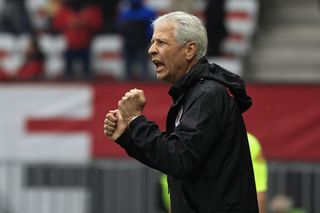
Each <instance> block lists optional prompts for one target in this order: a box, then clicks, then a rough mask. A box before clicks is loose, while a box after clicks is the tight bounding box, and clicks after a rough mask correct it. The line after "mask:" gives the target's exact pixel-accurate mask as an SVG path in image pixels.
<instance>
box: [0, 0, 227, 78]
mask: <svg viewBox="0 0 320 213" xmlns="http://www.w3.org/2000/svg"><path fill="white" fill-rule="evenodd" d="M198 1H200V0H196V1H191V0H185V1H178V0H171V1H169V2H170V7H169V8H168V10H171V11H173V10H183V11H187V12H191V13H194V12H195V8H194V7H195V5H196V4H197V2H198ZM202 2H203V3H204V5H205V8H203V11H202V14H201V16H202V18H203V19H204V21H205V23H206V27H207V31H208V39H209V48H208V55H209V56H219V55H222V53H221V51H220V46H221V42H222V40H223V39H224V38H225V36H226V34H227V32H226V28H225V24H224V23H225V22H224V18H225V15H224V4H225V1H222V0H211V1H205V0H202ZM163 12H165V11H159V10H158V9H156V8H152V7H150V5H149V4H148V1H144V0H108V1H105V0H28V1H26V0H0V80H2V81H9V80H15V81H16V80H43V79H50V78H53V77H52V76H54V79H59V80H85V81H90V80H95V79H97V78H99V76H98V74H97V73H96V72H95V71H96V70H95V69H94V68H93V63H94V62H93V57H94V56H93V54H92V45H93V44H92V43H93V41H94V39H95V38H96V37H97V36H101V35H109V34H117V35H119V36H120V37H121V38H122V41H123V42H122V45H121V51H120V57H121V58H122V59H123V66H122V68H123V74H122V75H121V79H122V80H149V79H152V78H154V77H153V75H152V67H151V66H150V61H149V57H148V55H147V48H148V46H149V43H150V38H151V35H152V28H151V26H150V24H151V22H152V20H154V19H155V18H156V16H157V15H158V14H161V13H163ZM44 35H51V37H59V36H60V37H62V38H63V41H64V44H63V45H62V46H63V48H61V49H62V50H63V51H61V55H60V56H59V57H61V58H62V60H63V64H62V65H61V66H60V68H59V69H60V70H59V72H58V74H54V75H51V77H50V75H48V70H47V69H48V62H49V59H48V53H50V52H53V50H54V49H55V48H58V46H59V45H56V44H54V43H53V42H51V40H50V41H47V44H48V45H47V46H45V45H46V42H45V41H43V40H46V39H43V37H45V36H44ZM8 37H10V39H11V40H13V41H12V42H11V43H12V45H11V46H10V45H9V43H10V42H8V41H7V40H9V38H8ZM21 37H22V38H23V39H20V40H23V42H16V40H15V39H12V38H21ZM47 40H48V39H47ZM19 45H20V46H22V47H21V48H18V46H19ZM50 45H51V46H50ZM98 46H99V45H98ZM6 48H7V49H8V51H7V50H6ZM107 48H108V47H107ZM13 50H15V52H14V51H13ZM6 51H7V52H6ZM10 51H11V52H10ZM9 52H10V53H9ZM17 52H18V53H17ZM9 54H11V55H14V54H20V56H21V57H16V58H14V57H13V58H14V59H12V58H11V59H10V60H11V62H10V63H9V59H8V56H9ZM105 55H107V54H105ZM109 56H110V54H109ZM111 57H112V56H111ZM114 57H115V56H114ZM50 63H51V65H53V66H56V67H57V60H55V61H54V60H53V61H52V60H51V59H50ZM49 65H50V64H49ZM56 70H57V69H56ZM119 72H120V70H119Z"/></svg>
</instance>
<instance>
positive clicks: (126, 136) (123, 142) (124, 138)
mask: <svg viewBox="0 0 320 213" xmlns="http://www.w3.org/2000/svg"><path fill="white" fill-rule="evenodd" d="M130 135H131V133H130V130H129V129H128V128H126V130H124V132H123V133H122V134H121V135H120V137H119V138H118V139H117V140H115V142H116V143H117V144H119V145H120V146H121V147H123V148H126V147H127V146H128V144H129V143H130V140H131V136H130Z"/></svg>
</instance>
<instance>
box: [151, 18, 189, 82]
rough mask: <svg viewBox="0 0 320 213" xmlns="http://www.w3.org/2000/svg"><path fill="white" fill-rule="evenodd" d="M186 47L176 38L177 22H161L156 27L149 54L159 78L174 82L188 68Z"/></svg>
mask: <svg viewBox="0 0 320 213" xmlns="http://www.w3.org/2000/svg"><path fill="white" fill-rule="evenodd" d="M186 51H187V50H186V47H185V46H181V45H179V44H178V42H177V41H176V38H175V23H174V22H166V23H160V24H159V25H157V26H156V27H155V29H154V32H153V36H152V39H151V46H150V48H149V54H150V55H151V59H152V61H153V63H154V64H155V67H156V73H157V79H159V80H163V81H165V82H168V83H170V84H174V83H175V82H176V81H177V80H179V78H181V77H182V76H183V75H184V74H185V73H186V72H187V70H188V68H189V67H188V66H189V64H188V62H187V58H186Z"/></svg>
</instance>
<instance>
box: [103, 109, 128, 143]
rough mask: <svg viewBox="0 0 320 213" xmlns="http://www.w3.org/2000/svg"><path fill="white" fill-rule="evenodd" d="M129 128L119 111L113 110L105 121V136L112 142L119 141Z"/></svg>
mask: <svg viewBox="0 0 320 213" xmlns="http://www.w3.org/2000/svg"><path fill="white" fill-rule="evenodd" d="M126 128H127V124H126V122H125V121H124V120H123V118H122V116H121V114H120V112H119V110H111V111H109V113H107V114H106V119H105V120H104V126H103V130H104V134H105V135H106V136H108V137H109V138H110V139H111V140H117V139H118V138H119V137H120V135H122V133H123V132H124V130H125V129H126Z"/></svg>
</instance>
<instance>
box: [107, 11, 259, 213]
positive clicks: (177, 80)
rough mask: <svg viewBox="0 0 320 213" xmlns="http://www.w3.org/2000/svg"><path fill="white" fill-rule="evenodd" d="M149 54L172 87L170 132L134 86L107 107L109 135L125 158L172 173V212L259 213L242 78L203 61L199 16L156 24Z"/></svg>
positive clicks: (183, 16) (180, 16)
mask: <svg viewBox="0 0 320 213" xmlns="http://www.w3.org/2000/svg"><path fill="white" fill-rule="evenodd" d="M153 27H154V33H153V36H152V39H151V46H150V48H149V54H150V55H151V58H152V61H153V63H154V64H155V69H156V73H157V78H158V79H160V80H163V81H165V82H168V83H170V84H171V85H172V87H171V89H170V91H169V94H170V95H171V96H172V99H173V105H172V106H171V108H170V110H169V112H168V115H167V124H166V132H161V131H160V130H159V128H158V126H157V125H156V124H155V123H154V122H152V121H150V120H148V119H147V118H146V117H145V116H143V115H142V111H143V107H144V105H145V103H146V99H145V96H144V93H143V91H142V90H138V89H132V90H130V91H129V92H127V93H126V94H125V96H123V97H122V99H121V100H120V101H119V102H118V109H117V110H112V111H109V113H107V115H106V119H105V121H104V133H105V134H106V135H107V136H109V137H110V138H111V139H113V140H115V142H116V143H118V144H119V145H120V146H122V147H123V148H124V149H125V150H126V152H127V153H128V155H130V156H131V157H133V158H135V159H137V160H139V161H140V162H142V163H144V164H146V165H148V166H150V167H151V168H154V169H157V170H159V171H161V172H163V173H165V174H167V175H168V182H169V188H170V189H169V191H170V197H171V211H172V213H189V212H190V213H191V212H197V213H213V212H219V213H221V212H243V213H252V212H258V204H257V197H256V190H255V182H254V176H253V169H252V163H251V159H250V150H249V145H248V140H247V135H246V129H245V125H244V122H243V118H242V115H241V113H242V112H244V111H246V110H247V109H248V108H249V107H250V106H251V99H250V97H248V96H247V95H246V92H245V85H244V83H243V81H242V80H241V79H240V78H239V77H238V76H236V75H234V74H232V73H230V72H228V71H226V70H224V69H223V68H221V67H219V66H218V65H215V64H213V65H210V64H209V63H208V61H207V60H206V59H205V54H206V49H207V34H206V30H205V27H204V25H203V23H202V22H201V21H200V19H199V18H197V17H195V16H193V15H190V14H187V13H184V12H173V13H169V14H166V15H163V16H161V17H159V18H158V19H156V20H155V21H154V23H153Z"/></svg>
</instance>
